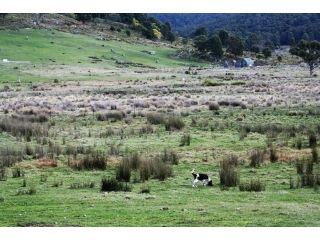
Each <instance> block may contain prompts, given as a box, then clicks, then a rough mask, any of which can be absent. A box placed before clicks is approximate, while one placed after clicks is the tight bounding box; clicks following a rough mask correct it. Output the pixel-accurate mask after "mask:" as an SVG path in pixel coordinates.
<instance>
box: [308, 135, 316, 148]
mask: <svg viewBox="0 0 320 240" xmlns="http://www.w3.org/2000/svg"><path fill="white" fill-rule="evenodd" d="M316 146H317V136H316V135H315V134H314V133H310V135H309V147H310V148H314V147H316Z"/></svg>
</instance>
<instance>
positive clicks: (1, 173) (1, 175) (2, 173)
mask: <svg viewBox="0 0 320 240" xmlns="http://www.w3.org/2000/svg"><path fill="white" fill-rule="evenodd" d="M6 180H7V171H6V168H5V167H3V166H0V181H6Z"/></svg>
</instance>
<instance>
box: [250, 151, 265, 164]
mask: <svg viewBox="0 0 320 240" xmlns="http://www.w3.org/2000/svg"><path fill="white" fill-rule="evenodd" d="M264 155H265V150H260V149H258V150H253V151H252V152H251V154H250V167H254V168H256V167H260V165H261V164H262V163H263V161H264Z"/></svg>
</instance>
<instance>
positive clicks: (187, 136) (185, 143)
mask: <svg viewBox="0 0 320 240" xmlns="http://www.w3.org/2000/svg"><path fill="white" fill-rule="evenodd" d="M190 142H191V136H190V134H189V133H185V134H183V135H182V137H181V139H180V144H179V146H180V147H183V146H190Z"/></svg>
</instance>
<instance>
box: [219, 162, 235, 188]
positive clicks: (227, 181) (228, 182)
mask: <svg viewBox="0 0 320 240" xmlns="http://www.w3.org/2000/svg"><path fill="white" fill-rule="evenodd" d="M219 177H220V185H221V186H223V187H235V186H237V185H238V183H239V172H238V169H237V168H236V165H235V163H234V162H233V161H230V159H225V160H223V161H221V162H220V171H219Z"/></svg>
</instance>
